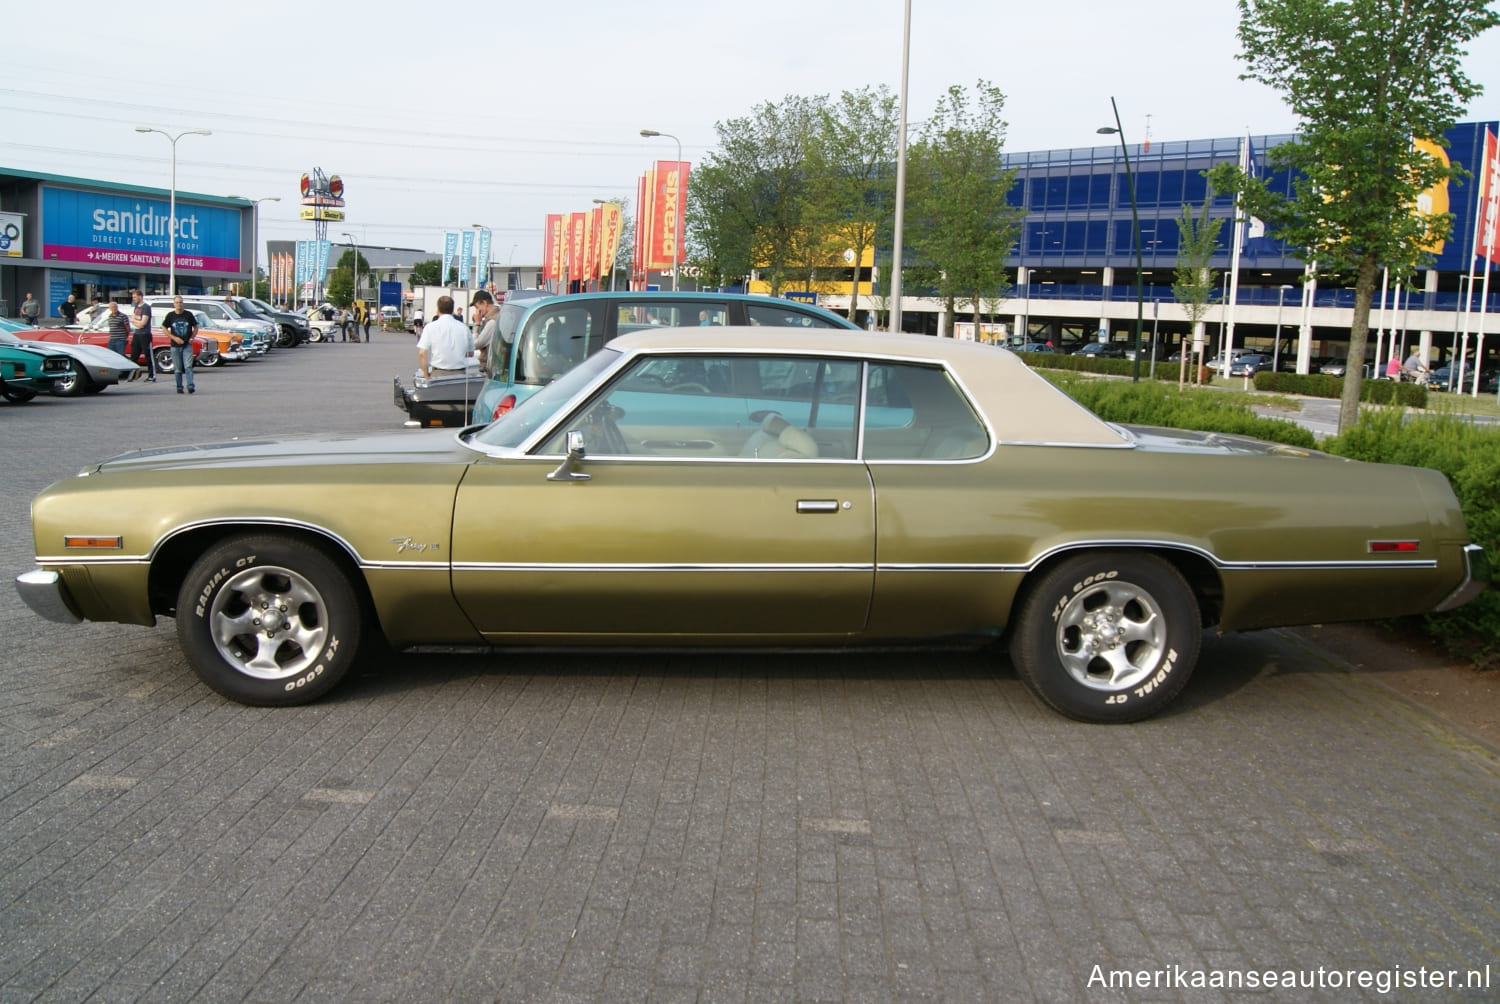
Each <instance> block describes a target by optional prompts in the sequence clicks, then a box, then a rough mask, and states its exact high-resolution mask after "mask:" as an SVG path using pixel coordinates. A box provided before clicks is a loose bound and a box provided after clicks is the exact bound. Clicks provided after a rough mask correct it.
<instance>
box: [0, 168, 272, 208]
mask: <svg viewBox="0 0 1500 1004" xmlns="http://www.w3.org/2000/svg"><path fill="white" fill-rule="evenodd" d="M6 178H17V179H23V180H28V181H42V182H51V183H53V184H57V185H70V186H73V187H76V188H92V189H103V190H105V191H114V192H132V193H135V194H137V195H149V196H152V197H154V198H161V199H170V198H171V197H172V192H171V190H170V189H166V188H148V187H146V186H144V185H123V184H119V183H117V182H112V181H99V180H97V179H94V178H74V177H70V176H69V175H66V174H48V173H47V172H45V171H26V170H20V169H17V168H13V167H0V179H6ZM177 198H178V199H191V200H192V201H194V202H208V203H213V204H214V205H220V206H232V207H234V208H236V209H249V208H250V205H251V203H250V200H248V199H231V198H229V197H228V196H226V195H206V194H204V193H202V192H185V191H183V190H182V189H180V188H179V189H177Z"/></svg>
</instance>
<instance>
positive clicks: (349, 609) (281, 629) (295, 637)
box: [177, 535, 364, 707]
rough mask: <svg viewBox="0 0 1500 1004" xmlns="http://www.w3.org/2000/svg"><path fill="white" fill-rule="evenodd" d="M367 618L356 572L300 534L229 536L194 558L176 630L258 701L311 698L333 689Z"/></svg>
mask: <svg viewBox="0 0 1500 1004" xmlns="http://www.w3.org/2000/svg"><path fill="white" fill-rule="evenodd" d="M363 627H364V614H363V612H362V610H361V606H360V603H359V599H358V597H357V595H356V593H355V589H354V586H353V584H352V583H351V582H350V580H349V577H348V576H347V575H346V574H345V573H344V572H343V570H342V569H340V568H339V566H338V565H337V564H336V563H335V562H334V561H333V560H332V559H331V558H329V557H328V556H327V555H326V554H324V553H323V552H322V551H320V550H318V549H317V548H315V547H313V546H312V545H310V544H307V543H304V542H302V541H298V540H290V539H285V538H281V537H274V536H266V535H255V536H245V537H235V538H231V539H229V540H226V541H224V542H223V543H221V544H219V545H217V546H216V547H213V548H211V549H210V550H209V551H208V552H207V553H206V554H204V555H203V557H202V558H200V559H198V561H197V562H196V563H194V565H193V567H192V568H191V569H190V570H189V571H188V574H187V577H186V578H185V579H183V582H182V586H181V588H180V589H179V590H178V594H177V636H178V639H179V640H180V641H181V643H182V648H183V651H184V652H186V653H187V657H188V661H189V662H191V663H192V666H193V670H194V671H195V672H196V673H197V674H198V676H199V678H200V679H202V680H203V682H204V683H206V684H208V685H209V686H210V687H212V688H213V689H214V690H216V691H218V692H219V693H220V694H223V695H224V696H225V697H227V698H229V699H231V700H234V701H239V702H240V703H241V704H249V705H254V706H257V707H274V706H284V705H291V704H304V703H306V702H308V701H312V700H315V699H316V698H318V697H321V696H322V695H323V694H325V693H327V692H328V691H329V690H331V689H333V687H334V686H335V685H336V684H337V683H338V682H339V681H340V680H342V679H343V678H344V675H345V674H346V673H347V672H348V671H349V668H350V666H352V665H353V663H354V659H355V654H356V651H357V650H358V649H359V647H360V634H361V632H362V630H363Z"/></svg>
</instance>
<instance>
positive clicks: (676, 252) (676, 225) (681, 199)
mask: <svg viewBox="0 0 1500 1004" xmlns="http://www.w3.org/2000/svg"><path fill="white" fill-rule="evenodd" d="M641 135H642V136H644V137H646V138H647V139H650V138H652V137H653V136H665V137H666V138H667V139H669V140H672V141H673V142H674V143H676V144H677V178H678V181H679V182H680V181H681V180H682V140H680V139H678V138H677V137H676V136H673V135H672V134H671V133H669V132H657V131H656V130H655V129H642V130H641ZM677 187H678V188H679V189H680V191H678V193H677V213H676V219H675V220H673V227H672V229H673V230H675V231H676V233H675V234H674V235H673V249H672V292H674V293H675V292H677V264H678V262H679V261H681V259H682V217H683V216H684V215H685V211H686V210H687V188H686V187H685V186H683V185H681V184H679V185H678V186H677Z"/></svg>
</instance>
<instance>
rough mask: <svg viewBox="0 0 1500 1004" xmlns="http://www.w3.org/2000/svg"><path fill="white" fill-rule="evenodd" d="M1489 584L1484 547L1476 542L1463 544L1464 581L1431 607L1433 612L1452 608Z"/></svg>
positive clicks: (1461, 604)
mask: <svg viewBox="0 0 1500 1004" xmlns="http://www.w3.org/2000/svg"><path fill="white" fill-rule="evenodd" d="M1489 584H1490V562H1489V558H1488V557H1486V555H1485V553H1484V548H1482V547H1480V546H1479V545H1478V544H1466V545H1464V581H1463V583H1462V584H1461V585H1460V586H1459V587H1458V588H1457V589H1455V590H1453V592H1451V593H1449V594H1448V595H1447V597H1446V598H1445V599H1444V600H1443V602H1441V603H1439V604H1438V605H1437V606H1435V607H1433V608H1432V609H1433V612H1434V613H1442V612H1443V611H1444V610H1453V609H1455V608H1457V607H1461V606H1463V605H1464V604H1465V603H1467V602H1469V601H1470V600H1472V599H1473V598H1474V597H1476V596H1478V595H1479V594H1480V593H1482V592H1484V591H1485V589H1486V588H1487V587H1488V586H1489Z"/></svg>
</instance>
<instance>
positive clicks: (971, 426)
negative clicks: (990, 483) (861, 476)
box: [865, 363, 990, 460]
mask: <svg viewBox="0 0 1500 1004" xmlns="http://www.w3.org/2000/svg"><path fill="white" fill-rule="evenodd" d="M869 385H870V392H869V394H868V395H867V397H868V401H867V403H868V408H867V410H866V412H865V458H866V459H867V460H968V459H972V458H974V457H981V456H983V455H984V454H985V452H986V451H987V450H988V449H989V446H990V439H989V433H987V432H986V431H985V428H984V423H982V422H981V421H980V420H979V417H978V415H976V414H975V412H974V409H973V408H972V407H971V406H970V405H969V401H968V398H966V397H965V396H964V393H963V391H961V390H960V389H959V387H958V385H957V384H955V383H954V382H953V379H952V378H951V377H950V376H949V375H948V372H947V370H944V369H942V368H941V367H938V366H917V365H911V364H907V363H880V364H876V365H872V366H871V367H870V376H869Z"/></svg>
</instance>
